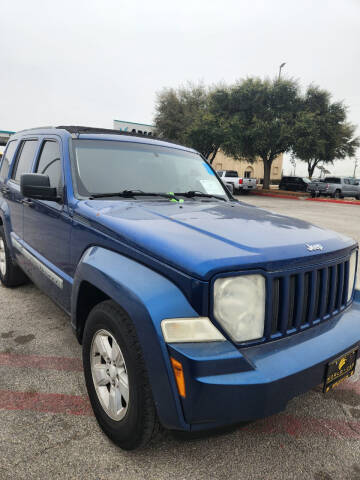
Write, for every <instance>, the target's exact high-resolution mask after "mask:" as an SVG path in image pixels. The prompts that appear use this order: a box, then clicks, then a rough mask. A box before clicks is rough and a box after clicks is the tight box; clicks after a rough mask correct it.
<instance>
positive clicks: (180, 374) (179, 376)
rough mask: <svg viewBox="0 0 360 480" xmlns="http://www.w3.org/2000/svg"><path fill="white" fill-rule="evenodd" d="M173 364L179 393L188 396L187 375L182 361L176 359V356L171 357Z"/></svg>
mask: <svg viewBox="0 0 360 480" xmlns="http://www.w3.org/2000/svg"><path fill="white" fill-rule="evenodd" d="M170 361H171V365H172V368H173V371H174V376H175V380H176V385H177V389H178V392H179V395H180V396H181V397H183V398H185V397H186V390H185V377H184V371H183V367H182V365H181V363H180V362H178V361H177V360H175V358H173V357H170Z"/></svg>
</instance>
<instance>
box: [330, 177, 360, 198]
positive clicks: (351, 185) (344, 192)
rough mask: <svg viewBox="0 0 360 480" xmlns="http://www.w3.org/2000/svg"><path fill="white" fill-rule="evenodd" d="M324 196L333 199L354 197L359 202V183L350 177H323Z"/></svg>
mask: <svg viewBox="0 0 360 480" xmlns="http://www.w3.org/2000/svg"><path fill="white" fill-rule="evenodd" d="M324 183H325V187H326V188H325V193H324V194H325V195H326V196H330V197H333V198H344V197H355V198H356V199H357V200H360V182H359V181H358V180H357V179H356V178H352V177H325V179H324Z"/></svg>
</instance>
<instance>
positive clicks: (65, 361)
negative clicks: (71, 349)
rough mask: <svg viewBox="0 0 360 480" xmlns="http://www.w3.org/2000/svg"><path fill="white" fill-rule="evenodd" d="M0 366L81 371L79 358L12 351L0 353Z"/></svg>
mask: <svg viewBox="0 0 360 480" xmlns="http://www.w3.org/2000/svg"><path fill="white" fill-rule="evenodd" d="M0 366H8V367H25V368H40V369H44V370H59V371H66V372H81V371H82V369H83V367H82V361H81V359H80V358H68V357H48V356H41V355H15V354H12V353H0Z"/></svg>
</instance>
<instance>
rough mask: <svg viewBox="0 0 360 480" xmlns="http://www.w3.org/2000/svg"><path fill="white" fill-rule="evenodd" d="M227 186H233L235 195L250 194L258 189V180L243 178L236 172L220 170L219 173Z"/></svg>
mask: <svg viewBox="0 0 360 480" xmlns="http://www.w3.org/2000/svg"><path fill="white" fill-rule="evenodd" d="M217 174H218V175H219V177H220V178H221V180H222V181H223V182H224V183H226V184H232V185H233V188H234V193H239V192H246V193H247V192H249V191H251V190H255V189H256V178H242V177H239V174H238V172H237V171H236V170H219V171H218V172H217Z"/></svg>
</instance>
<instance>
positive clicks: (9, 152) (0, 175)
mask: <svg viewBox="0 0 360 480" xmlns="http://www.w3.org/2000/svg"><path fill="white" fill-rule="evenodd" d="M16 145H17V141H16V140H14V141H12V142H9V144H8V146H7V148H6V152H5V154H4V157H3V161H2V165H1V170H0V180H3V181H4V180H5V179H6V178H7V177H8V175H9V170H10V164H11V160H12V159H13V156H14V152H15V150H16Z"/></svg>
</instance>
